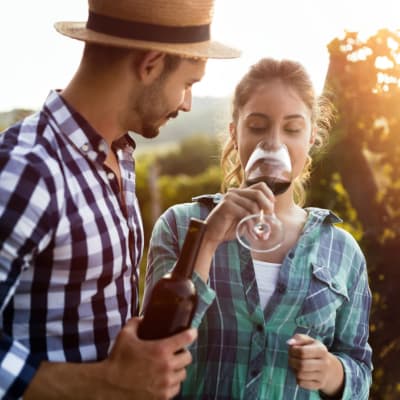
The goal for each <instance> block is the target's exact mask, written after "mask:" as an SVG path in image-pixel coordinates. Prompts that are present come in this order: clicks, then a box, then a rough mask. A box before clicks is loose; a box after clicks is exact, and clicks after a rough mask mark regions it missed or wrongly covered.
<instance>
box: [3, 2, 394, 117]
mask: <svg viewBox="0 0 400 400" xmlns="http://www.w3.org/2000/svg"><path fill="white" fill-rule="evenodd" d="M114 1H118V0H114ZM149 1H151V0H149ZM86 18H87V1H86V0H35V1H32V0H8V1H7V0H0V112H2V111H10V110H12V109H14V108H28V109H38V108H40V107H41V105H42V104H43V102H44V100H45V98H46V96H47V94H48V93H49V91H50V89H55V88H63V87H64V86H65V85H66V84H67V83H68V81H69V80H70V78H71V77H72V75H73V74H74V72H75V70H76V68H77V66H78V64H79V60H80V56H81V52H82V49H83V44H82V42H80V41H77V40H74V39H70V38H67V37H64V36H62V35H60V34H58V33H57V32H56V31H55V29H54V28H53V23H54V22H56V21H61V20H73V21H85V20H86ZM380 28H390V29H398V28H400V7H399V0H335V1H327V0H245V1H244V0H216V5H215V11H214V20H213V25H212V36H213V38H214V39H216V40H219V41H222V42H225V43H227V44H230V45H233V46H235V47H237V48H239V49H241V50H242V56H241V57H240V59H237V60H210V61H209V62H208V65H207V73H206V75H205V77H204V78H203V80H202V81H201V82H200V83H198V84H196V85H195V86H194V88H193V95H194V96H227V95H231V94H232V92H233V90H234V87H235V85H236V83H237V82H238V81H239V80H240V78H241V77H242V75H243V74H244V73H245V72H246V71H247V70H248V68H249V66H250V65H251V64H253V63H255V62H256V61H257V60H259V59H260V58H262V57H266V56H270V57H275V58H291V59H294V60H297V61H300V62H301V63H303V65H304V66H305V67H306V69H307V70H308V72H309V74H310V76H311V78H312V80H313V82H314V85H315V87H316V89H317V91H321V90H322V87H323V83H324V79H325V75H326V71H327V68H328V64H329V56H328V52H327V48H326V45H327V44H328V43H329V42H330V41H331V40H333V39H334V38H336V37H342V36H343V34H344V32H345V30H349V31H360V32H362V33H363V35H365V36H366V37H367V36H369V35H372V34H374V33H375V32H376V31H377V30H378V29H380Z"/></svg>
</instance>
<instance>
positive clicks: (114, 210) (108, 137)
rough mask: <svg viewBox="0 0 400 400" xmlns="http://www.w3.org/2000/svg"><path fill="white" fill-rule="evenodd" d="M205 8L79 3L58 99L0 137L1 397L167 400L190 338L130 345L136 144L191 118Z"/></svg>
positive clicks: (62, 27) (206, 41)
mask: <svg viewBox="0 0 400 400" xmlns="http://www.w3.org/2000/svg"><path fill="white" fill-rule="evenodd" d="M212 6H213V1H212V0H198V1H193V0H191V1H189V0H170V1H168V2H166V1H165V0H153V1H148V0H123V1H122V0H120V1H114V0H89V17H88V21H87V23H74V22H60V23H57V24H56V29H57V30H58V31H59V32H60V33H62V34H65V35H67V36H70V37H73V38H75V39H78V40H83V41H85V42H86V45H85V49H84V53H83V57H82V61H81V64H80V66H79V68H78V70H77V72H76V74H75V76H74V77H73V78H72V80H71V81H70V83H69V84H68V85H67V87H66V88H65V89H64V90H62V91H52V92H51V93H50V95H49V97H48V98H47V100H46V102H45V104H44V106H43V108H42V110H41V111H40V112H38V113H37V114H35V115H33V116H31V117H28V118H26V119H25V120H23V121H21V122H19V123H18V124H16V125H14V126H13V127H11V128H9V129H8V130H7V131H5V132H4V133H3V134H2V135H0V307H1V308H0V323H1V325H0V328H1V332H0V333H1V337H0V361H1V362H0V393H1V396H2V397H3V398H7V399H15V398H20V397H21V396H24V399H47V398H57V399H61V398H74V399H79V398H83V399H90V398H95V399H99V398H108V399H124V398H129V399H147V398H156V399H158V398H159V399H167V398H171V397H173V396H174V395H175V394H176V393H178V391H179V387H180V382H181V381H182V380H183V379H184V378H185V367H186V366H187V365H188V364H189V363H190V361H191V356H190V353H189V352H188V351H180V352H178V350H180V349H182V348H185V347H186V346H188V345H189V344H190V343H192V342H193V340H194V339H195V337H196V331H194V330H187V331H185V332H182V333H180V334H178V335H175V336H173V337H171V338H167V339H163V340H159V341H142V340H140V339H139V338H138V337H137V327H138V324H139V319H138V317H135V316H136V315H137V311H138V287H137V286H138V285H137V282H138V266H139V261H140V258H141V255H142V247H143V239H142V238H143V234H142V224H141V218H140V212H139V209H138V204H137V199H136V196H135V171H134V159H133V150H134V147H135V146H134V142H133V140H132V139H131V137H130V135H129V134H127V132H128V131H134V132H136V133H138V134H141V135H143V136H145V137H154V136H157V134H158V131H159V128H160V126H162V125H163V124H164V123H166V122H167V121H168V120H169V119H170V118H172V117H176V116H177V115H178V112H179V111H189V110H190V108H191V87H192V85H193V84H194V83H195V82H198V81H199V80H200V79H201V78H202V77H203V74H204V70H205V64H206V60H207V59H208V58H232V57H236V56H238V52H237V51H236V50H234V49H231V48H229V47H227V46H224V45H221V44H219V43H216V42H213V41H211V40H210V37H209V28H210V27H209V25H210V22H211V14H212Z"/></svg>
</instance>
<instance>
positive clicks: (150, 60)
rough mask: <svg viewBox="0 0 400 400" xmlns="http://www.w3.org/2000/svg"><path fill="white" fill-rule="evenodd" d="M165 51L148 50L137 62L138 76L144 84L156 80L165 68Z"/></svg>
mask: <svg viewBox="0 0 400 400" xmlns="http://www.w3.org/2000/svg"><path fill="white" fill-rule="evenodd" d="M164 58H165V53H162V52H160V51H146V52H145V53H144V54H143V55H142V57H141V59H140V60H139V62H138V63H137V71H138V77H139V79H140V80H141V81H142V83H144V84H149V83H152V82H154V81H155V80H156V79H157V78H158V77H159V76H160V75H161V72H162V71H163V69H164Z"/></svg>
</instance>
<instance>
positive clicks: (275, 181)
mask: <svg viewBox="0 0 400 400" xmlns="http://www.w3.org/2000/svg"><path fill="white" fill-rule="evenodd" d="M257 182H265V183H266V184H267V185H268V187H269V188H270V189H271V190H272V193H273V194H274V195H275V196H277V195H278V194H282V193H284V192H286V190H287V189H288V188H289V186H290V181H286V180H282V179H279V178H273V177H270V176H260V177H259V178H255V179H248V180H246V185H247V186H250V185H254V184H255V183H257Z"/></svg>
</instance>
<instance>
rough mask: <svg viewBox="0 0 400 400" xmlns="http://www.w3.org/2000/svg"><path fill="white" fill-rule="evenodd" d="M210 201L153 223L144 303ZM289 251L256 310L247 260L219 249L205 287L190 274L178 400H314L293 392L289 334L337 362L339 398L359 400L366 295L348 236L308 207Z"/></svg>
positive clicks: (366, 369) (228, 246)
mask: <svg viewBox="0 0 400 400" xmlns="http://www.w3.org/2000/svg"><path fill="white" fill-rule="evenodd" d="M217 201H218V196H215V197H213V196H205V197H203V198H200V199H199V202H195V203H191V204H189V203H188V204H183V205H178V206H174V207H172V208H171V209H169V210H167V211H166V212H165V213H164V214H163V215H162V216H161V217H160V219H159V220H158V221H157V223H156V225H155V228H154V231H153V234H152V239H151V245H150V250H149V256H148V257H149V258H148V267H147V275H146V291H145V296H147V294H148V293H149V292H150V290H151V288H152V287H153V286H154V284H155V282H156V281H158V279H159V278H160V277H161V276H162V275H163V274H164V273H166V272H167V271H169V270H170V269H172V268H173V266H174V264H175V261H176V259H177V256H178V254H179V251H180V248H181V246H182V243H183V239H184V237H185V234H186V229H187V226H188V222H189V218H190V217H197V218H201V219H205V218H206V217H207V215H208V213H209V210H210V208H211V207H212V205H213V203H214V202H217ZM307 212H308V219H307V222H306V224H305V227H304V229H303V232H302V234H301V236H300V238H299V240H298V242H297V243H296V245H295V246H294V247H293V248H292V249H291V250H290V251H289V252H288V254H287V255H286V258H285V259H284V261H283V263H282V266H281V269H280V273H279V278H278V282H277V286H276V290H275V292H274V293H273V295H272V297H271V299H270V301H269V303H268V304H267V306H266V307H265V309H262V307H261V305H260V299H259V295H258V289H257V282H256V278H255V273H254V268H253V262H252V259H251V255H250V252H249V251H248V250H246V249H244V248H243V247H242V246H240V244H239V243H238V242H237V241H236V240H233V241H228V242H225V243H222V244H221V245H220V246H219V247H218V249H217V251H216V253H215V255H214V258H213V261H212V265H211V271H210V278H209V282H208V284H205V283H204V282H203V281H202V280H201V279H200V278H199V277H198V276H197V275H196V274H195V275H194V276H193V280H194V282H195V285H196V288H197V291H198V294H199V306H198V309H197V313H196V315H195V319H194V325H195V326H198V327H199V337H198V340H197V341H196V342H195V343H194V345H193V346H192V347H191V352H192V355H193V364H191V365H190V366H189V367H188V370H187V372H188V376H187V379H186V380H185V381H184V382H183V386H182V393H181V397H180V398H182V399H191V400H193V399H199V400H200V399H201V400H206V399H218V400H223V399H226V400H228V399H229V400H234V399H246V400H247V399H254V400H256V399H262V400H280V399H282V400H288V399H290V400H294V399H296V400H305V399H319V398H321V394H320V393H319V392H318V391H309V390H305V389H302V388H300V387H299V386H298V385H297V384H296V378H295V375H294V373H293V371H292V370H291V369H290V367H289V366H288V345H287V343H286V341H287V340H288V339H289V338H290V337H292V336H293V334H295V333H296V332H299V333H306V334H308V335H310V336H312V337H313V338H316V339H318V340H320V341H321V342H322V343H324V344H325V345H326V346H327V348H328V349H329V351H330V352H332V353H333V354H335V355H336V356H337V357H338V358H339V360H340V361H341V362H342V364H343V367H344V371H345V387H344V393H343V397H342V399H345V400H355V399H357V400H365V399H368V393H369V387H370V385H371V370H372V365H371V348H370V346H369V345H368V342H367V340H368V333H369V312H370V306H371V293H370V290H369V287H368V277H367V271H366V265H365V259H364V256H363V254H362V252H361V250H360V248H359V246H358V245H357V243H356V241H355V240H354V239H353V237H352V236H351V235H350V234H348V233H347V232H345V231H344V230H342V229H340V228H337V227H335V226H333V223H335V222H338V221H340V220H339V219H338V218H337V217H335V216H334V215H333V214H332V213H331V212H329V211H328V210H323V209H316V208H309V209H307Z"/></svg>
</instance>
